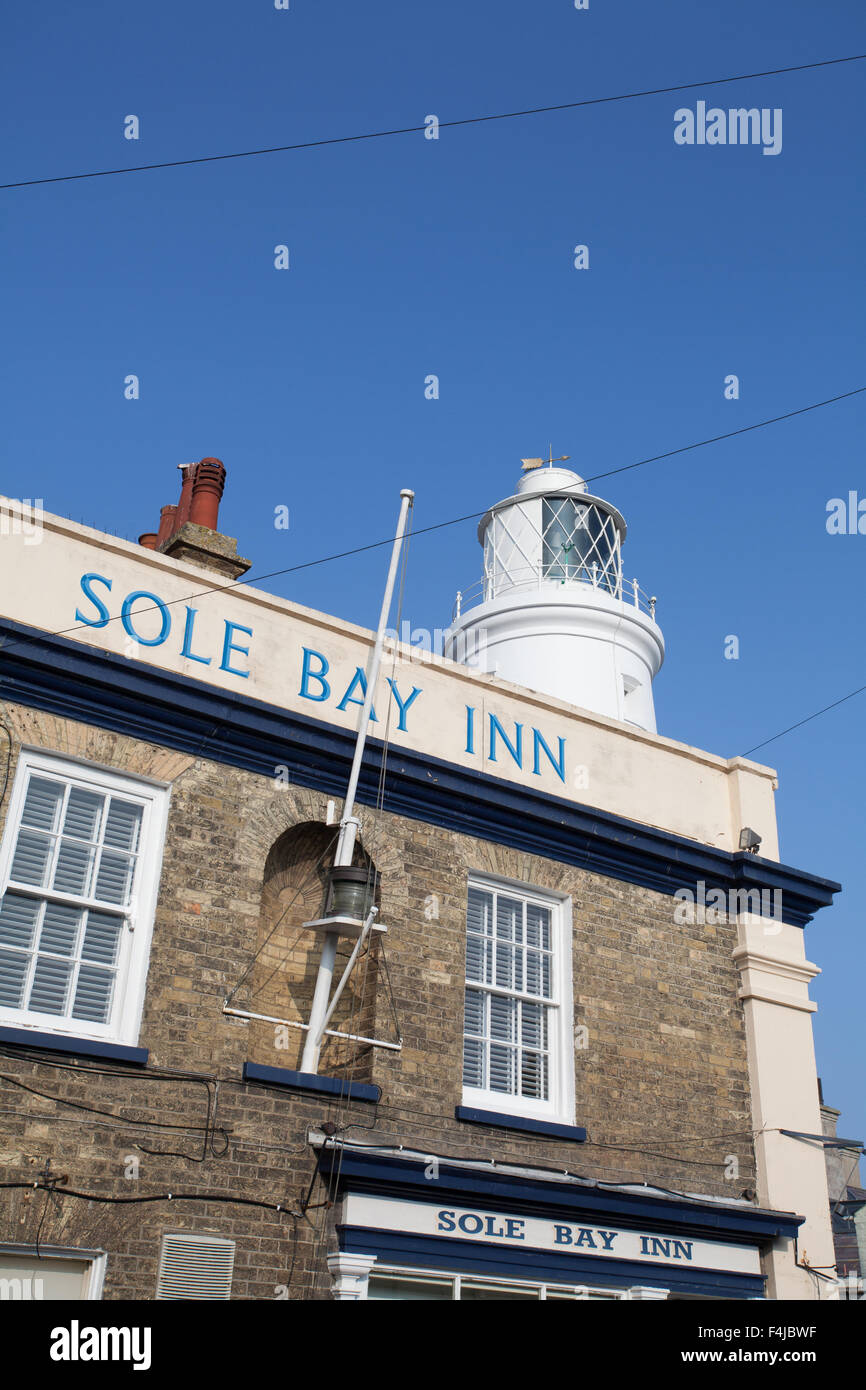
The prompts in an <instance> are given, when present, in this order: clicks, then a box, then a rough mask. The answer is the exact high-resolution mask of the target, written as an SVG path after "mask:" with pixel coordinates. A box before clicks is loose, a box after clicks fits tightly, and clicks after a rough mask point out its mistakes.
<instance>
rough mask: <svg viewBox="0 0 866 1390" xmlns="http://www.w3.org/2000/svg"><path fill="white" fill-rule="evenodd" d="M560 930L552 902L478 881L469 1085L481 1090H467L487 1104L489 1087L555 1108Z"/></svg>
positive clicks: (472, 893)
mask: <svg viewBox="0 0 866 1390" xmlns="http://www.w3.org/2000/svg"><path fill="white" fill-rule="evenodd" d="M553 937H554V932H553V908H552V907H547V906H545V905H544V904H543V903H540V902H538V901H537V900H535V899H534V898H532V897H530V896H529V895H527V896H525V897H523V896H521V895H520V894H518V893H515V892H513V891H508V890H506V889H497V888H494V887H490V888H486V889H484V888H481V887H480V886H478V885H471V886H470V888H469V895H468V905H467V933H466V984H467V988H466V996H465V1013H464V1030H463V1085H464V1088H465V1089H466V1090H467V1091H473V1092H479V1093H481V1094H478V1095H474V1096H467V1097H466V1099H467V1103H475V1104H483V1103H484V1095H483V1093H485V1092H486V1093H488V1095H489V1097H490V1098H491V1100H492V1098H493V1097H497V1098H499V1097H508V1096H510V1097H513V1098H514V1101H515V1104H516V1105H517V1106H518V1109H520V1108H521V1105H522V1103H524V1102H525V1103H526V1106H528V1108H529V1113H537V1114H539V1115H542V1114H544V1113H545V1109H546V1113H548V1114H549V1113H550V1108H549V1107H550V1104H551V1101H552V1096H553V1059H552V1056H551V1044H552V1038H553V1037H554V1032H553V1029H552V1026H551V1015H552V1014H553V1013H554V1012H555V1009H556V1007H557V1005H558V1001H557V1000H556V999H555V996H554V983H555V971H554V950H553V945H554V941H553ZM491 952H492V954H491ZM532 1107H536V1109H535V1110H534V1111H533V1108H532ZM491 1108H493V1107H492V1106H491ZM524 1108H525V1107H524Z"/></svg>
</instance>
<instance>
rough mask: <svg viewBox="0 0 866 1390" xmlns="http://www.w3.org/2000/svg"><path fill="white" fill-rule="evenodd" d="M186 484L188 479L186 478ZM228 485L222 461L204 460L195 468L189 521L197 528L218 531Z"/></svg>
mask: <svg viewBox="0 0 866 1390" xmlns="http://www.w3.org/2000/svg"><path fill="white" fill-rule="evenodd" d="M184 483H186V478H184ZM225 485H226V470H225V467H224V465H223V463H222V461H221V460H220V459H214V458H204V459H202V460H201V462H200V463H198V464H196V466H195V476H194V478H193V482H192V505H191V507H190V513H189V519H190V521H191V522H193V523H194V524H195V525H196V526H206V527H207V528H208V529H209V530H211V531H216V530H217V529H218V516H219V505H220V498H221V497H222V495H223V490H224V488H225Z"/></svg>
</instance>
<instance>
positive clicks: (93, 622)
mask: <svg viewBox="0 0 866 1390" xmlns="http://www.w3.org/2000/svg"><path fill="white" fill-rule="evenodd" d="M94 584H104V585H105V587H106V589H110V588H111V580H110V579H106V578H105V577H104V576H103V575H101V574H83V575H82V576H81V592H82V593H83V594H84V595H85V596H86V597H87V598H89V599H90V602H91V603H92V604H93V606H94V608H95V609H96V611H97V613H98V614H99V617H98V618H88V617H86V616H85V614H84V613H82V611H81V609H80V608H76V610H75V621H76V622H77V623H85V624H86V625H87V627H105V624H106V623H107V622H108V609H107V608H106V606H105V604H104V603H103V602H102V599H101V598H97V597H96V594H95V593H94V592H93V587H92V586H93V585H94Z"/></svg>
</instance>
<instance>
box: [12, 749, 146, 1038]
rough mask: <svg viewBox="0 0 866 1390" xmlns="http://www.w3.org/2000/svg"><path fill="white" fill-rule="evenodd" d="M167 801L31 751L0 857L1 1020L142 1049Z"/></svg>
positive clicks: (24, 758) (25, 756)
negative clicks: (138, 1042)
mask: <svg viewBox="0 0 866 1390" xmlns="http://www.w3.org/2000/svg"><path fill="white" fill-rule="evenodd" d="M166 803H167V793H166V791H165V790H164V789H163V788H161V787H154V786H150V785H148V784H146V783H141V782H137V781H136V782H134V781H132V780H130V779H128V778H123V777H118V776H116V775H114V774H112V773H109V772H103V771H102V770H101V769H96V768H91V767H88V766H87V765H86V764H76V763H70V762H65V761H61V760H60V759H56V758H50V757H45V756H44V755H42V754H37V753H33V752H29V751H26V750H25V751H23V752H22V754H21V758H20V761H19V767H18V774H17V777H16V782H15V789H14V792H13V795H12V800H11V804H10V809H9V817H8V820H7V825H6V833H5V835H4V839H3V846H2V852H0V874H2V877H0V890H2V897H0V1022H2V1023H5V1024H7V1025H20V1026H25V1027H32V1028H35V1029H40V1030H42V1031H46V1032H60V1033H68V1034H72V1035H75V1036H81V1037H91V1038H102V1039H105V1040H108V1041H116V1042H121V1043H134V1042H135V1041H136V1039H137V1032H138V1023H139V1018H140V1013H141V1002H142V996H143V987H144V976H145V974H146V969H147V956H148V950H149V937H150V930H151V927H152V922H153V912H154V907H155V902H156V889H157V882H158V875H159V865H160V857H161V852H162V840H163V834H164V823H165V811H166Z"/></svg>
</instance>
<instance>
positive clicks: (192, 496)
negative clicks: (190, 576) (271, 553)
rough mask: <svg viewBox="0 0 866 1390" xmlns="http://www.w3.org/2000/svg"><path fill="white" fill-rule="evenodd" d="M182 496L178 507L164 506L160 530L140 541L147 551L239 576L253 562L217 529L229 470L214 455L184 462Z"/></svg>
mask: <svg viewBox="0 0 866 1390" xmlns="http://www.w3.org/2000/svg"><path fill="white" fill-rule="evenodd" d="M179 468H180V472H181V489H180V499H179V501H178V503H177V505H176V506H174V505H169V506H166V507H163V508H162V510H161V511H160V515H159V531H158V532H156V533H154V532H153V531H145V532H144V534H143V535H141V536H139V538H138V543H139V545H140V546H143V547H144V549H145V550H158V551H159V552H160V553H161V554H162V555H171V556H172V557H173V558H175V559H177V560H186V561H187V563H188V564H191V565H199V566H200V567H201V568H202V569H206V570H210V571H211V572H212V573H214V574H220V575H222V576H223V577H224V578H229V579H239V578H240V576H241V575H242V574H245V573H246V571H247V570H248V569H249V567H250V561H249V560H245V559H244V558H243V556H241V555H238V553H237V552H238V543H237V541H236V540H235V539H234V537H233V536H225V535H223V534H222V533H221V532H220V531H219V530H218V529H217V527H218V522H219V505H220V501H221V499H222V495H223V492H224V490H225V483H226V470H225V466H224V464H223V463H222V462H221V461H220V460H219V459H215V458H203V459H202V460H201V462H200V463H182V464H180V465H179Z"/></svg>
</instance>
